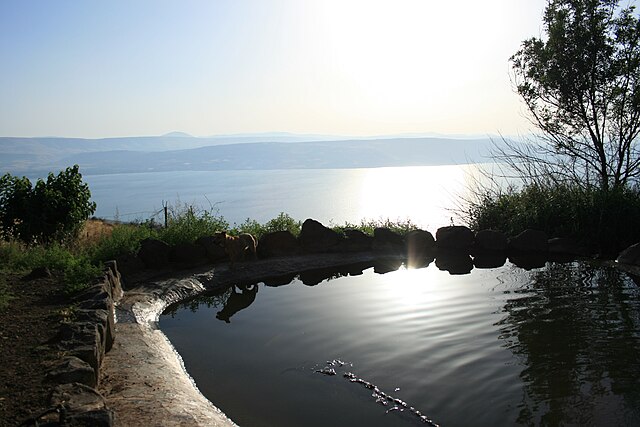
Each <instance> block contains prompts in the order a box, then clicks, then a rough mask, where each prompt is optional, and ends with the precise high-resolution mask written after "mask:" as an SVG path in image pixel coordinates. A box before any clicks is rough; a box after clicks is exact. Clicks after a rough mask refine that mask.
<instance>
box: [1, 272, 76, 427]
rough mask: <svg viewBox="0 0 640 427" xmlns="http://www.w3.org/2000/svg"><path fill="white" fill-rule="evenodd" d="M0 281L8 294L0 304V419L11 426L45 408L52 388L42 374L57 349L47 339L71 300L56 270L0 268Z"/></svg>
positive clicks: (66, 311)
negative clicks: (40, 273) (30, 272)
mask: <svg viewBox="0 0 640 427" xmlns="http://www.w3.org/2000/svg"><path fill="white" fill-rule="evenodd" d="M0 281H1V282H3V283H4V285H5V287H6V288H7V289H8V290H9V292H10V294H11V295H12V297H13V298H12V299H11V301H10V302H9V305H8V307H6V308H4V309H2V310H0V425H2V426H15V425H19V424H20V423H21V422H22V421H24V420H25V419H27V418H29V417H30V416H33V415H34V414H37V413H39V412H41V411H43V410H45V409H47V408H48V400H49V394H50V389H51V388H50V386H48V385H47V384H44V382H43V380H44V377H45V373H46V371H47V369H48V368H49V367H50V366H51V364H52V363H53V361H54V360H55V359H54V357H55V356H56V355H55V354H52V353H51V351H49V350H48V347H47V346H46V344H47V341H48V340H50V339H51V338H53V337H54V336H55V334H56V332H57V330H58V327H59V325H60V322H61V321H63V319H64V316H65V315H66V314H68V310H67V309H68V307H69V306H70V302H69V299H68V298H67V297H66V296H64V294H63V293H62V284H61V280H60V279H59V278H57V277H55V276H53V277H43V278H38V279H33V280H23V278H22V277H21V275H19V274H16V273H5V272H0Z"/></svg>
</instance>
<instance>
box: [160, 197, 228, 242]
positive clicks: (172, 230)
mask: <svg viewBox="0 0 640 427" xmlns="http://www.w3.org/2000/svg"><path fill="white" fill-rule="evenodd" d="M227 228H229V223H228V222H227V221H226V220H225V219H224V218H223V217H222V216H220V215H218V214H215V213H213V212H211V211H208V210H203V211H196V210H195V208H194V207H193V206H190V205H183V206H182V207H179V208H178V209H174V212H173V213H172V215H170V217H169V218H168V221H167V228H163V229H161V230H159V231H158V238H159V239H160V240H162V241H164V242H166V243H168V244H170V245H176V244H178V243H190V242H193V241H195V240H196V239H198V238H199V237H202V236H210V235H212V234H213V233H215V232H217V231H220V230H226V229H227Z"/></svg>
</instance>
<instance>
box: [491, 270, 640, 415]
mask: <svg viewBox="0 0 640 427" xmlns="http://www.w3.org/2000/svg"><path fill="white" fill-rule="evenodd" d="M515 293H516V295H517V296H516V297H515V298H512V299H509V300H508V301H507V302H506V304H505V306H504V312H505V313H506V317H505V318H504V319H503V320H502V321H501V322H499V323H498V326H500V338H501V339H502V340H504V342H505V345H506V346H507V347H508V348H509V349H510V350H511V351H512V352H513V353H514V355H516V356H518V357H519V358H520V359H521V361H522V364H523V365H524V367H525V368H524V369H523V370H522V372H521V374H520V378H521V379H522V381H523V384H524V388H523V397H522V402H521V404H520V406H519V416H518V419H517V421H518V422H519V423H522V424H529V425H531V424H534V425H541V424H543V425H564V424H578V425H594V424H595V425H630V424H633V423H635V422H637V421H638V420H639V419H640V378H639V373H640V335H639V331H640V317H639V313H640V303H639V296H640V295H639V291H638V288H637V287H636V286H635V284H633V283H632V281H631V280H630V279H629V278H628V277H627V276H626V275H625V274H624V273H621V272H619V271H617V270H613V269H607V268H598V269H594V268H593V267H591V266H589V265H588V264H586V263H583V262H576V263H572V264H559V263H553V264H549V265H548V266H547V268H546V269H544V270H540V271H536V272H534V273H532V275H531V281H530V283H529V285H528V286H527V287H526V288H524V289H520V290H517V291H515Z"/></svg>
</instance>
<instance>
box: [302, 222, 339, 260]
mask: <svg viewBox="0 0 640 427" xmlns="http://www.w3.org/2000/svg"><path fill="white" fill-rule="evenodd" d="M340 240H342V239H341V237H340V235H339V234H338V233H336V232H335V231H333V230H331V229H330V228H327V227H325V226H324V225H322V224H320V223H319V222H318V221H316V220H314V219H307V220H305V222H304V223H302V230H301V231H300V236H299V237H298V242H300V246H301V247H302V250H303V251H305V252H309V253H314V252H332V251H333V250H334V249H335V247H336V246H337V245H338V243H340Z"/></svg>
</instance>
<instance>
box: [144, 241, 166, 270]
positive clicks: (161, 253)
mask: <svg viewBox="0 0 640 427" xmlns="http://www.w3.org/2000/svg"><path fill="white" fill-rule="evenodd" d="M140 244H141V246H140V250H139V251H138V258H140V259H141V260H142V262H143V263H144V265H145V266H146V267H147V268H164V267H166V266H167V263H168V262H169V253H170V252H171V246H169V245H168V244H166V243H165V242H163V241H161V240H157V239H152V238H147V239H144V240H143V241H142V242H140Z"/></svg>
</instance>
